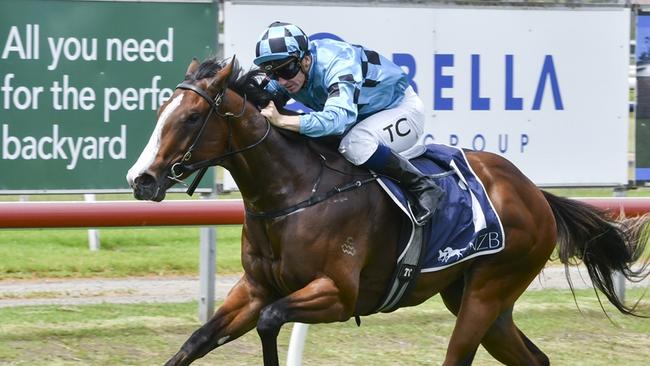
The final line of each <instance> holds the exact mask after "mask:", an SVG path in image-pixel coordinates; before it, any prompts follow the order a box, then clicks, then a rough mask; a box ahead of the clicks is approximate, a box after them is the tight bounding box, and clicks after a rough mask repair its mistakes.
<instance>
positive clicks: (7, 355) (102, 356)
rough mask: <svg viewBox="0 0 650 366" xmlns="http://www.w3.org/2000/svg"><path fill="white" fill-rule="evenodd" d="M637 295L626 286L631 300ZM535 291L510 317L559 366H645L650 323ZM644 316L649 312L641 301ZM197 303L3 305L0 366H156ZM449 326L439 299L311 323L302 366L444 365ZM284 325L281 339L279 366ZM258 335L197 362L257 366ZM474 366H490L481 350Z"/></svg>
mask: <svg viewBox="0 0 650 366" xmlns="http://www.w3.org/2000/svg"><path fill="white" fill-rule="evenodd" d="M641 292H642V290H630V291H628V296H629V297H630V298H637V297H638V296H640V294H641ZM577 294H578V303H579V304H580V308H581V312H580V311H578V310H577V309H576V306H575V304H574V302H573V298H572V296H571V293H570V292H569V291H567V290H546V291H532V292H527V293H525V294H524V295H523V297H522V299H521V300H520V301H519V302H518V307H517V308H516V311H515V317H516V320H517V322H518V324H519V326H520V328H521V329H522V330H523V331H524V332H525V333H526V334H527V335H528V336H529V338H531V339H532V340H533V341H534V342H535V343H536V344H537V345H538V346H539V347H540V348H541V349H542V350H544V351H545V352H546V353H547V354H548V355H549V357H550V358H551V362H552V364H556V365H589V366H594V365H607V366H609V365H626V366H630V365H631V366H634V365H646V364H647V356H648V349H649V348H650V337H649V336H648V334H650V319H639V318H633V317H625V316H622V315H620V314H618V313H614V311H613V310H612V307H610V306H606V308H607V310H608V312H610V316H611V317H612V319H613V320H614V322H615V323H616V324H612V323H611V322H610V321H609V320H607V318H606V317H605V315H604V314H603V313H602V311H601V310H600V307H599V305H598V302H597V300H596V299H595V297H594V294H593V292H591V291H588V290H583V291H578V292H577ZM642 305H643V310H644V311H645V313H646V314H648V313H650V302H648V300H647V299H646V300H645V301H644V302H643V303H642ZM195 313H196V304H195V303H183V304H140V305H110V304H103V305H88V306H65V307H60V306H39V307H17V308H4V309H0V365H30V366H31V365H89V366H91V365H108V364H112V365H160V364H162V363H163V362H164V361H165V360H166V359H167V358H168V357H170V356H171V355H172V354H173V353H175V352H176V350H177V349H178V348H179V347H180V345H181V344H182V343H183V342H184V341H185V339H186V338H187V337H188V336H189V335H190V334H191V333H192V332H193V331H194V330H195V329H196V328H197V327H198V326H199V324H198V322H197V320H196V317H195ZM453 325H454V317H453V316H452V315H451V314H450V313H448V312H447V311H446V310H445V309H444V306H443V305H442V303H441V301H440V299H439V298H438V297H436V298H434V299H431V300H429V301H427V302H426V303H425V304H423V305H420V306H418V307H414V308H408V309H400V310H398V311H397V312H395V313H392V314H380V315H375V316H371V317H365V318H362V324H361V327H360V328H357V327H356V325H355V324H354V321H353V320H351V321H348V322H345V323H335V324H321V325H316V326H311V327H310V329H309V336H308V338H307V344H306V346H305V355H304V360H303V361H304V362H303V364H304V365H431V364H434V365H435V364H441V363H442V360H443V358H444V354H445V351H446V345H447V342H448V339H449V335H450V334H451V330H452V327H453ZM290 328H291V327H290V326H285V327H284V328H283V330H282V332H281V333H280V337H279V349H280V360H281V363H282V364H283V363H284V360H285V359H286V349H287V346H288V342H289V335H290ZM260 354H261V346H260V343H259V340H258V337H257V334H256V332H255V331H252V332H249V333H248V334H247V335H245V336H244V337H242V338H240V339H238V340H235V341H234V342H232V343H229V344H226V345H225V346H223V347H222V348H220V349H218V350H215V351H214V352H212V353H210V354H209V355H208V356H207V357H206V358H204V359H202V360H200V361H198V362H197V363H196V364H197V365H217V364H218V365H259V364H261V358H260ZM474 364H475V365H497V364H498V363H497V362H496V361H495V360H494V359H492V358H491V356H489V355H488V354H487V353H486V352H485V351H484V350H483V349H481V350H479V353H478V354H477V356H476V361H475V363H474Z"/></svg>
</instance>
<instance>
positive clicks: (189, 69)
mask: <svg viewBox="0 0 650 366" xmlns="http://www.w3.org/2000/svg"><path fill="white" fill-rule="evenodd" d="M198 68H199V60H197V59H196V57H193V58H192V62H190V65H189V66H188V67H187V71H185V77H188V76H190V75H192V74H194V72H195V71H196V69H198Z"/></svg>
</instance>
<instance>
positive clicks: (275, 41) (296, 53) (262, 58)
mask: <svg viewBox="0 0 650 366" xmlns="http://www.w3.org/2000/svg"><path fill="white" fill-rule="evenodd" d="M308 44H309V38H308V37H307V35H306V34H305V32H303V31H302V29H300V28H298V27H297V26H295V25H293V24H289V23H283V22H273V23H272V24H271V25H269V26H268V28H267V29H266V30H265V31H264V32H263V33H262V36H260V39H259V40H258V41H257V45H256V46H255V56H256V57H255V60H253V62H254V63H255V65H257V66H260V65H262V64H263V63H267V62H270V61H277V60H282V59H286V58H288V57H297V58H298V59H302V58H303V56H305V53H306V52H307V50H308V47H309V46H308Z"/></svg>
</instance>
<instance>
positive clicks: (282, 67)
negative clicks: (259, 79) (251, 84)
mask: <svg viewBox="0 0 650 366" xmlns="http://www.w3.org/2000/svg"><path fill="white" fill-rule="evenodd" d="M263 69H264V72H265V73H266V76H267V77H268V78H269V79H272V80H277V79H278V78H282V79H285V80H289V79H293V78H294V77H295V76H296V75H298V71H300V60H299V59H298V58H296V57H291V58H289V60H287V61H284V62H282V63H280V64H277V65H273V64H268V65H265V66H263Z"/></svg>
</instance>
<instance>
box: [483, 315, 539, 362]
mask: <svg viewBox="0 0 650 366" xmlns="http://www.w3.org/2000/svg"><path fill="white" fill-rule="evenodd" d="M481 344H482V345H483V347H485V349H486V350H487V351H488V352H489V353H490V354H491V355H492V356H493V357H494V358H496V359H497V360H499V361H500V362H502V363H504V364H506V365H549V364H550V361H549V359H548V357H547V356H546V355H545V354H544V352H542V351H541V350H540V349H539V348H537V346H535V344H534V343H533V342H531V340H530V339H528V337H526V335H524V333H523V332H522V331H521V330H519V328H517V326H516V325H515V323H514V321H513V319H512V308H510V309H507V310H506V311H504V312H503V313H501V315H499V317H498V318H497V320H495V321H494V323H493V324H492V326H491V327H490V329H489V330H488V331H487V333H486V334H485V336H484V337H483V341H482V342H481Z"/></svg>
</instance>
